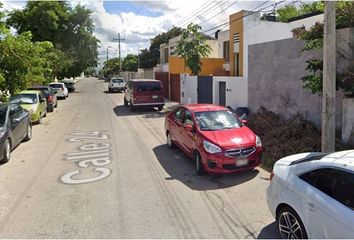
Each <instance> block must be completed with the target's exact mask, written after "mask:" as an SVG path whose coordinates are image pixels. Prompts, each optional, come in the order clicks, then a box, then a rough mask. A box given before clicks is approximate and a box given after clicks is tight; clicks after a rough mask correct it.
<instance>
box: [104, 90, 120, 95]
mask: <svg viewBox="0 0 354 240" xmlns="http://www.w3.org/2000/svg"><path fill="white" fill-rule="evenodd" d="M103 93H105V94H118V93H123V92H119V91H113V92H110V91H107V90H105V91H103Z"/></svg>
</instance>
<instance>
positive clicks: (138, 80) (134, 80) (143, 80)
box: [130, 79, 161, 82]
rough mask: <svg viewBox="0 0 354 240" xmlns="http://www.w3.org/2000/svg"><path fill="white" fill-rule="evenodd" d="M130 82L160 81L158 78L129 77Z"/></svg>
mask: <svg viewBox="0 0 354 240" xmlns="http://www.w3.org/2000/svg"><path fill="white" fill-rule="evenodd" d="M130 81H132V82H161V81H160V80H156V79H131V80H130Z"/></svg>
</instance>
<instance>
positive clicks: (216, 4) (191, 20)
mask: <svg viewBox="0 0 354 240" xmlns="http://www.w3.org/2000/svg"><path fill="white" fill-rule="evenodd" d="M213 3H215V4H214V5H212V4H213ZM213 3H211V5H210V6H209V8H206V9H204V10H202V11H201V12H200V13H199V14H198V15H197V16H192V18H191V19H190V20H188V21H187V22H186V23H184V24H183V25H186V24H187V25H188V24H189V23H191V22H193V21H194V20H196V19H198V18H199V17H202V16H203V15H206V14H208V13H209V12H210V11H212V10H214V9H216V8H217V7H218V4H219V3H220V2H216V1H214V2H213ZM225 3H227V2H223V3H222V4H221V6H222V5H225ZM219 6H220V5H219ZM183 25H181V26H183Z"/></svg>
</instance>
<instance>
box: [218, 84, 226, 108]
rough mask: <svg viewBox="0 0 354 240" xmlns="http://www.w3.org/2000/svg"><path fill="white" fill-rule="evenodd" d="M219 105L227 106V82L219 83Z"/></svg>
mask: <svg viewBox="0 0 354 240" xmlns="http://www.w3.org/2000/svg"><path fill="white" fill-rule="evenodd" d="M219 105H220V106H224V107H225V106H226V82H219Z"/></svg>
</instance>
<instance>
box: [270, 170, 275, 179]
mask: <svg viewBox="0 0 354 240" xmlns="http://www.w3.org/2000/svg"><path fill="white" fill-rule="evenodd" d="M273 177H274V172H273V171H272V172H271V173H270V176H269V180H270V181H272V179H273Z"/></svg>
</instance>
